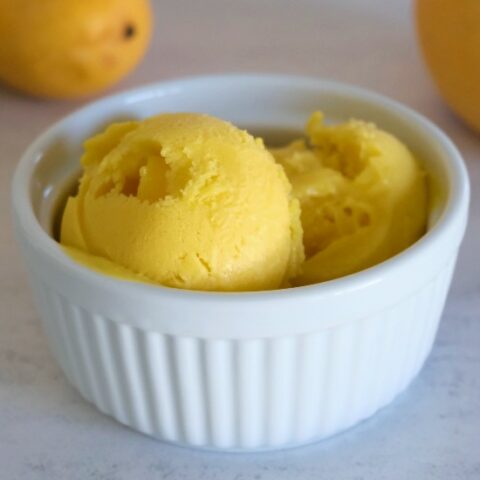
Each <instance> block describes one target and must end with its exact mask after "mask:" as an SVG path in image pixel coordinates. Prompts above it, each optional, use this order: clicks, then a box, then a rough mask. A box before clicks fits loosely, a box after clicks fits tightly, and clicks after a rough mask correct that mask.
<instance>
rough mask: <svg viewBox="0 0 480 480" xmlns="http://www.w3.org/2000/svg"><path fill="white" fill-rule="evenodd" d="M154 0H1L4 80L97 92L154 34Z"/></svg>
mask: <svg viewBox="0 0 480 480" xmlns="http://www.w3.org/2000/svg"><path fill="white" fill-rule="evenodd" d="M151 19H152V14H151V10H150V5H149V2H148V0H81V1H80V0H41V1H31V0H0V81H3V82H4V83H5V84H7V85H9V86H11V87H13V88H15V89H18V90H20V91H22V92H25V93H29V94H31V95H34V96H39V97H48V98H75V97H81V96H87V95H92V94H95V93H97V92H99V91H101V90H103V89H105V88H107V87H108V86H110V85H112V84H114V83H115V82H117V81H118V80H120V79H121V78H122V77H123V76H124V75H126V74H127V73H128V72H129V71H130V70H131V69H132V68H133V67H134V66H135V65H136V64H137V63H138V61H139V60H140V58H141V57H142V56H143V54H144V52H145V50H146V48H147V45H148V43H149V40H150V36H151V30H152V20H151Z"/></svg>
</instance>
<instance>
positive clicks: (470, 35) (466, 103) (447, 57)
mask: <svg viewBox="0 0 480 480" xmlns="http://www.w3.org/2000/svg"><path fill="white" fill-rule="evenodd" d="M415 15H416V21H417V29H418V34H419V39H420V45H421V48H422V51H423V54H424V57H425V60H426V63H427V65H428V68H429V70H430V72H431V74H432V76H433V79H434V81H435V83H436V85H437V87H438V89H439V91H440V93H441V95H442V96H443V98H444V99H445V101H446V102H447V103H448V104H449V105H450V107H451V108H452V109H453V110H454V111H455V112H456V113H457V114H458V115H459V116H460V117H462V118H463V120H464V121H465V122H466V123H467V124H469V125H470V126H471V127H473V128H474V129H476V130H477V131H479V132H480V0H416V11H415Z"/></svg>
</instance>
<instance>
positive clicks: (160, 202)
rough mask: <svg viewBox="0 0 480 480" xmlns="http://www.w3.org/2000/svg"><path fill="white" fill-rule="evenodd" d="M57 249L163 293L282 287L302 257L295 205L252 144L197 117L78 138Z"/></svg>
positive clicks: (277, 169)
mask: <svg viewBox="0 0 480 480" xmlns="http://www.w3.org/2000/svg"><path fill="white" fill-rule="evenodd" d="M81 164H82V166H83V176H82V178H81V180H80V184H79V190H78V194H77V195H76V196H74V197H70V198H69V199H68V202H67V205H66V207H65V210H64V214H63V218H62V223H61V234H60V241H61V243H62V245H63V246H64V247H65V250H66V251H67V252H68V253H69V254H70V255H71V256H72V257H73V258H74V259H76V260H77V261H79V262H80V263H83V264H85V265H87V266H89V267H91V268H93V269H96V270H99V271H102V272H104V273H107V274H111V275H115V276H119V277H122V278H129V279H137V280H143V281H149V282H153V283H159V284H163V285H167V286H171V287H178V288H186V289H196V290H218V291H245V290H267V289H275V288H280V287H282V286H285V285H286V284H287V280H288V278H290V277H292V276H296V275H297V274H299V272H300V267H301V264H302V262H303V260H304V254H303V246H302V231H301V225H300V219H299V217H300V207H299V203H298V200H296V199H293V198H291V186H290V183H289V181H288V179H287V178H286V175H285V173H284V170H283V168H282V167H281V166H280V165H279V164H277V163H276V162H275V160H274V158H273V157H272V155H271V154H270V153H269V152H268V151H267V150H266V149H265V147H264V145H263V142H262V141H261V140H259V139H255V138H253V137H252V136H251V135H249V134H248V133H247V132H245V131H242V130H240V129H238V128H236V127H234V126H233V125H231V124H230V123H227V122H224V121H222V120H219V119H216V118H213V117H210V116H207V115H200V114H189V113H179V114H163V115H159V116H156V117H152V118H149V119H146V120H143V121H138V122H136V121H134V122H126V123H118V124H113V125H111V126H109V127H108V128H107V129H106V130H105V131H104V132H103V133H100V134H99V135H97V136H95V137H93V138H91V139H89V140H87V142H86V143H85V153H84V155H83V157H82V159H81Z"/></svg>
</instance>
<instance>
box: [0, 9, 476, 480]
mask: <svg viewBox="0 0 480 480" xmlns="http://www.w3.org/2000/svg"><path fill="white" fill-rule="evenodd" d="M155 1H156V0H155ZM409 8H410V2H409V1H407V0H389V1H388V2H375V1H374V0H356V1H355V0H341V1H340V0H336V1H334V0H330V1H325V0H317V1H314V0H311V1H306V0H302V1H300V0H297V1H296V2H293V1H290V2H289V1H287V0H275V1H274V0H268V1H267V0H257V1H255V0H243V1H240V0H237V1H232V0H228V1H227V0H202V1H200V2H194V1H193V0H190V1H187V0H162V1H161V2H160V1H158V2H157V5H156V18H157V25H156V35H155V38H154V42H153V45H152V48H151V50H150V52H149V54H148V57H147V59H146V60H145V61H144V62H143V64H142V65H141V66H140V67H139V68H138V69H137V71H136V72H135V73H134V74H133V75H131V76H130V77H129V78H128V79H127V80H126V81H124V82H122V83H121V84H120V85H119V86H118V87H117V88H116V90H119V89H124V88H128V87H131V86H134V85H138V84H141V83H145V82H152V81H156V80H160V79H164V78H171V77H175V76H180V75H188V74H198V73H205V72H225V71H268V72H287V73H298V74H307V75H316V76H323V77H330V78H335V79H338V80H342V81H346V82H351V83H357V84H360V85H362V86H366V87H369V88H372V89H375V90H377V91H379V92H382V93H384V94H387V95H389V96H391V97H393V98H396V99H398V100H400V101H402V102H404V103H406V104H407V105H409V106H411V107H413V108H415V109H417V110H418V111H420V112H421V113H423V114H425V115H427V116H428V117H430V118H431V119H432V120H433V121H435V122H436V123H437V124H439V125H440V127H442V128H443V129H444V130H445V131H446V132H447V133H448V134H449V135H450V136H451V137H452V139H453V140H454V141H455V142H456V143H457V145H458V146H459V147H460V149H461V151H462V153H463V154H464V156H465V159H466V161H467V164H468V168H469V171H470V175H471V180H472V186H473V198H472V210H471V218H470V225H469V229H468V232H467V237H466V240H465V242H464V246H463V250H462V253H461V256H460V259H459V263H458V267H457V271H456V275H455V279H454V284H453V286H452V290H451V292H450V296H449V299H448V303H447V307H446V311H445V313H444V316H443V320H442V324H441V327H440V332H439V335H438V337H437V341H436V343H435V347H434V350H433V352H432V354H431V355H430V357H429V359H428V361H427V363H426V365H425V368H424V369H423V371H422V372H421V374H420V375H419V377H418V378H417V379H416V380H415V382H414V383H413V384H412V386H411V387H410V388H409V389H408V391H407V392H405V393H404V394H403V395H401V397H400V398H398V399H397V401H395V402H394V403H393V404H392V405H391V406H389V407H387V408H386V409H384V410H383V411H382V412H380V413H379V414H378V415H377V416H375V417H374V418H373V419H371V420H368V421H366V422H365V423H363V424H362V425H360V426H359V427H357V428H355V429H353V430H351V431H349V432H347V433H345V434H342V435H340V436H338V437H335V438H333V439H331V440H329V441H326V442H323V443H320V444H316V445H312V446H309V447H305V448H301V449H296V450H292V451H284V452H278V453H264V454H260V455H221V454H211V453H201V452H195V451H191V450H184V449H180V448H175V447H171V446H167V445H163V444H161V443H158V442H155V441H153V440H150V439H149V438H147V437H144V436H142V435H140V434H137V433H135V432H133V431H130V430H128V429H126V428H124V427H122V426H120V425H118V424H117V423H115V422H114V421H113V420H110V419H109V418H107V417H105V416H103V415H101V414H100V413H98V412H97V411H96V410H95V409H94V408H93V407H92V406H90V405H88V404H87V403H85V402H84V401H83V400H82V399H81V398H80V396H79V395H78V394H77V393H76V392H75V391H74V390H73V388H72V387H71V386H70V385H69V384H68V383H67V382H66V380H65V378H64V377H63V375H62V373H61V372H60V370H59V368H58V367H57V365H56V364H55V363H54V361H53V359H52V356H51V355H50V353H49V351H48V348H47V345H46V341H45V337H44V336H43V333H42V331H41V328H40V322H39V319H38V317H37V314H36V313H35V311H34V310H33V307H32V302H31V298H30V293H29V291H28V287H27V285H26V280H25V275H24V271H23V268H22V266H21V263H20V259H19V255H18V252H17V250H16V248H15V242H14V239H13V236H12V232H11V227H10V219H9V213H8V212H9V208H8V205H9V185H10V177H11V174H12V172H13V169H14V166H15V163H16V160H17V159H18V157H19V155H20V153H21V151H22V150H23V149H24V148H25V147H26V146H27V145H28V143H30V142H31V140H32V139H33V138H34V137H35V136H36V135H37V134H38V133H39V132H40V131H42V130H43V129H44V128H45V127H46V126H47V125H48V124H50V123H51V122H52V121H53V120H55V119H57V118H59V117H60V116H62V115H64V114H66V113H67V112H69V111H71V110H72V109H73V108H75V107H77V106H79V105H80V104H81V103H83V102H77V103H72V102H43V101H38V100H32V99H28V98H24V97H21V96H17V95H15V94H12V93H10V92H6V91H3V90H0V262H1V263H0V265H1V266H0V479H2V480H3V479H5V480H16V479H22V480H30V479H32V480H33V479H48V480H57V479H69V480H76V479H95V480H100V479H102V480H113V479H119V480H123V479H125V480H127V479H143V478H145V479H147V478H148V479H150V478H152V479H167V478H168V479H170V480H176V479H179V480H180V479H205V480H214V479H221V480H234V479H236V480H244V479H253V480H274V479H275V480H281V479H291V478H296V479H320V478H321V479H325V480H328V479H332V480H333V479H335V480H337V479H342V480H345V479H351V480H361V479H389V480H397V479H398V480H400V479H401V480H403V479H422V480H423V479H462V480H463V479H472V480H473V479H479V478H480V348H479V345H480V295H479V294H480V274H479V273H478V272H479V271H480V268H479V267H480V265H479V264H480V262H479V253H478V252H479V241H480V204H479V201H480V190H479V188H478V185H479V184H480V135H478V134H474V133H473V132H471V131H469V130H468V129H467V128H465V127H464V126H463V125H462V124H461V123H460V122H458V121H457V120H456V119H455V118H454V117H453V116H452V115H451V114H450V113H449V112H448V110H447V109H446V108H445V107H444V106H443V104H442V103H441V101H440V100H439V98H438V97H437V95H436V94H435V91H434V89H433V88H432V84H431V82H430V80H429V78H428V76H427V74H426V72H425V70H424V68H423V65H422V63H421V60H420V57H419V54H418V51H417V48H416V42H415V36H414V31H413V27H412V22H411V17H410V11H409Z"/></svg>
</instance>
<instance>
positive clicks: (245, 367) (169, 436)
mask: <svg viewBox="0 0 480 480" xmlns="http://www.w3.org/2000/svg"><path fill="white" fill-rule="evenodd" d="M454 263H455V258H454V257H452V258H451V260H450V261H449V262H448V263H447V264H446V266H445V268H443V269H442V270H441V271H440V272H439V273H438V274H437V275H436V276H435V278H432V279H431V281H430V282H429V283H428V284H426V285H425V286H424V287H423V289H422V290H420V291H418V292H417V293H416V294H415V295H413V296H410V297H409V298H405V299H403V300H402V301H401V302H399V303H397V304H395V305H392V306H391V307H390V308H388V309H385V310H383V311H381V312H379V313H377V314H375V315H373V316H369V317H368V318H359V319H358V320H357V321H351V322H348V323H344V324H341V325H338V326H335V327H331V328H322V327H321V326H320V325H321V320H322V312H318V318H319V328H318V330H317V331H313V332H311V333H308V334H302V335H291V336H283V337H273V338H263V339H234V338H224V339H218V338H216V339H208V338H192V337H182V336H173V335H166V334H162V332H158V331H147V330H142V329H140V328H137V327H133V326H130V325H129V323H131V322H129V318H115V319H112V318H106V317H104V316H102V315H99V314H98V313H97V312H95V311H90V310H89V309H88V307H86V306H83V305H77V304H75V303H72V301H71V300H70V299H69V298H66V297H65V296H63V295H62V294H60V293H58V292H57V291H55V290H54V289H52V287H51V286H50V285H49V284H48V283H47V280H46V279H45V278H42V277H41V276H39V275H37V274H34V273H33V272H31V273H32V275H34V276H35V278H33V279H32V280H33V281H32V285H33V288H34V292H35V297H36V300H37V302H38V306H39V308H40V311H41V314H42V319H43V321H44V324H45V329H46V332H47V335H48V337H49V341H50V343H51V346H52V350H53V351H54V353H55V356H56V357H57V360H58V362H59V364H60V365H61V366H62V368H63V369H64V371H65V374H66V375H67V377H68V379H69V380H70V382H71V383H72V384H73V385H75V386H76V387H77V388H78V390H79V391H80V392H81V394H82V395H83V396H84V397H85V398H86V399H88V400H89V401H91V402H92V403H94V404H95V405H96V406H97V407H98V408H99V409H100V410H101V411H102V412H105V413H107V414H109V415H111V416H113V417H114V418H116V419H117V420H118V421H120V422H122V423H124V424H126V425H129V426H131V427H133V428H135V429H138V430H140V431H142V432H144V433H146V434H148V435H152V436H154V437H157V438H159V439H162V440H165V441H168V442H173V443H178V444H184V445H189V446H199V447H206V448H219V449H232V450H249V449H262V448H264V449H268V448H278V447H287V446H289V445H298V444H301V443H306V442H309V441H313V440H316V439H321V438H324V437H327V436H329V435H332V434H334V433H336V432H339V431H341V430H343V429H345V428H347V427H349V426H352V425H354V424H355V423H357V422H359V421H360V420H362V419H364V418H366V417H368V416H370V415H372V414H373V413H374V412H375V411H376V410H378V409H379V408H380V407H382V406H384V405H386V404H387V403H388V402H390V401H391V400H392V398H393V397H395V396H396V395H397V394H398V393H399V392H401V391H402V390H403V389H404V388H405V387H406V386H407V385H408V383H409V382H410V381H411V380H412V378H413V377H414V376H415V375H416V373H417V372H418V371H419V369H420V368H421V366H422V364H423V362H424V360H425V358H426V356H427V354H428V352H429V351H430V348H431V345H432V342H433V339H434V336H435V332H436V329H437V325H438V321H439V317H440V314H441V311H442V308H443V305H444V301H445V297H446V293H447V290H448V286H449V284H450V279H451V275H452V270H453V266H454Z"/></svg>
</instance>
